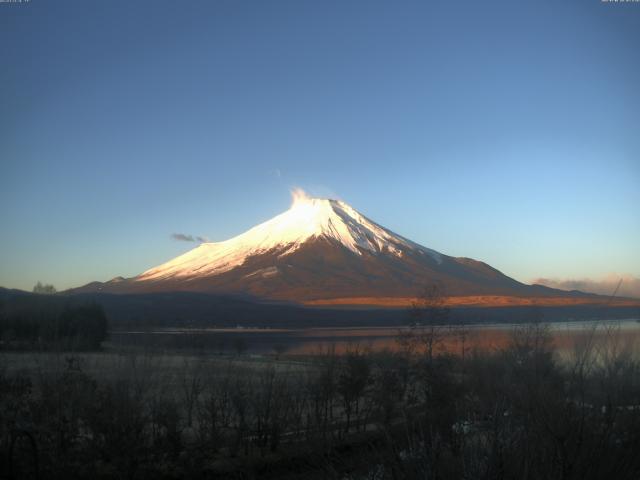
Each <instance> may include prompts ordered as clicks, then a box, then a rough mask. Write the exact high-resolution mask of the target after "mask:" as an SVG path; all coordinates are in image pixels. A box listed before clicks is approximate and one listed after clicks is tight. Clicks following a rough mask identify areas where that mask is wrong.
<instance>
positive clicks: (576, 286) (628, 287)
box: [532, 273, 640, 298]
mask: <svg viewBox="0 0 640 480" xmlns="http://www.w3.org/2000/svg"><path fill="white" fill-rule="evenodd" d="M620 280H622V284H621V285H620V289H619V290H618V293H617V294H616V296H618V297H634V298H640V278H638V277H636V276H634V275H630V274H624V275H620V274H617V273H611V274H609V275H607V276H605V277H604V278H601V279H599V280H594V279H592V278H581V279H575V278H565V279H561V278H536V279H535V280H533V282H532V283H538V284H540V285H546V286H547V287H552V288H559V289H561V290H581V291H583V292H589V293H597V294H599V295H612V294H613V292H614V291H615V289H616V287H617V286H618V282H619V281H620Z"/></svg>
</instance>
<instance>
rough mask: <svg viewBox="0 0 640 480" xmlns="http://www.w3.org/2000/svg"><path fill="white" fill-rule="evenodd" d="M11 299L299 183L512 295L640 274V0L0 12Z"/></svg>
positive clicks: (90, 276)
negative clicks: (529, 285) (501, 278)
mask: <svg viewBox="0 0 640 480" xmlns="http://www.w3.org/2000/svg"><path fill="white" fill-rule="evenodd" d="M0 65H1V67H0V225H1V228H0V285H3V286H7V287H18V288H25V289H31V287H32V286H33V285H34V283H35V282H36V281H38V280H40V281H43V282H48V283H53V284H54V285H56V286H57V287H58V288H59V289H62V288H66V287H70V286H77V285H80V284H84V283H86V282H88V281H91V280H107V279H109V278H112V277H114V276H116V275H123V276H133V275H135V274H137V273H140V272H141V271H143V270H146V269H147V268H150V267H152V266H155V265H157V264H159V263H161V262H163V261H166V260H168V259H170V258H172V257H173V256H175V255H178V254H179V253H182V252H184V251H186V250H188V249H190V248H192V247H194V246H195V244H194V243H190V242H184V241H177V240H175V239H173V238H171V235H172V234H173V233H182V234H185V235H193V236H206V237H208V238H210V239H212V240H223V239H226V238H229V237H231V236H233V235H236V234H239V233H241V232H243V231H244V230H246V229H247V228H249V227H251V226H253V225H255V224H257V223H259V222H261V221H264V220H267V219H269V218H271V217H272V216H274V215H276V214H278V213H280V212H282V211H284V210H285V209H287V208H288V206H289V203H290V198H289V190H290V189H291V188H294V187H302V188H303V189H305V190H307V191H309V192H311V193H312V194H316V195H319V196H336V197H339V198H341V199H343V200H345V201H347V202H349V203H350V204H351V205H352V206H354V207H355V208H356V209H358V210H360V211H361V212H362V213H364V214H365V215H367V216H369V217H370V218H372V219H373V220H375V221H377V222H378V223H381V224H382V225H384V226H386V227H388V228H390V229H392V230H394V231H395V232H397V233H399V234H401V235H404V236H406V237H409V238H411V239H412V240H414V241H417V242H419V243H421V244H423V245H425V246H428V247H430V248H434V249H436V250H439V251H441V252H443V253H446V254H450V255H456V256H469V257H473V258H477V259H480V260H483V261H486V262H487V263H489V264H491V265H493V266H495V267H496V268H498V269H500V270H502V271H504V272H505V273H506V274H508V275H511V276H513V277H515V278H517V279H519V280H523V281H529V280H531V279H533V278H536V277H559V278H580V277H592V278H596V277H599V276H602V275H604V274H606V273H609V272H620V273H630V274H632V275H636V276H637V275H640V3H627V4H622V3H603V2H601V1H600V0H576V1H562V2H558V1H555V0H554V1H545V0H536V1H529V2H522V1H513V0H511V1H491V0H488V1H483V2H479V1H475V0H474V1H468V2H465V1H454V2H443V1H433V2H429V1H425V0H420V1H415V2H413V1H385V2H378V1H372V0H366V1H348V0H337V1H326V0H323V1H319V0H318V1H305V0H292V1H288V2H285V1H277V0H273V1H263V0H260V1H254V2H248V1H241V0H233V1H232V0H210V1H199V0H194V1H188V2H179V1H176V0H171V1H164V0H153V1H140V0H135V1H134V0H128V1H120V0H108V1H91V2H88V1H86V0H83V1H61V0H60V1H53V0H31V1H29V2H27V3H0Z"/></svg>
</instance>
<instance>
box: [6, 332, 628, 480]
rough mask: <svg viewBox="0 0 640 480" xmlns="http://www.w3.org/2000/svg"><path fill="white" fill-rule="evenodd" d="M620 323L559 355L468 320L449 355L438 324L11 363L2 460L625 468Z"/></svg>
mask: <svg viewBox="0 0 640 480" xmlns="http://www.w3.org/2000/svg"><path fill="white" fill-rule="evenodd" d="M614 333H615V332H612V334H611V335H610V336H606V337H607V340H606V341H602V342H599V343H596V342H595V340H589V339H587V340H586V341H585V342H584V344H583V345H581V346H579V347H578V348H576V350H575V352H574V353H573V355H571V356H570V358H563V359H560V358H559V357H558V355H557V354H556V353H555V351H554V348H553V345H552V344H551V343H550V340H549V334H548V331H547V330H546V329H545V327H543V326H541V325H539V324H535V323H534V324H531V325H528V326H523V327H521V328H520V329H518V330H517V331H516V332H515V333H514V335H513V338H512V340H511V342H510V344H509V345H508V347H506V348H504V349H502V350H500V351H495V352H478V351H476V352H474V351H467V350H465V348H464V331H462V330H461V331H459V332H457V333H456V334H458V335H460V339H461V342H460V346H461V347H460V348H461V349H460V352H459V354H458V355H455V356H453V355H445V354H441V353H440V352H441V351H440V349H439V345H440V344H441V342H442V341H443V339H444V338H445V337H446V336H447V335H450V334H451V331H450V330H446V331H445V330H441V329H440V328H439V327H435V326H434V327H430V328H416V329H414V330H412V331H411V332H410V333H408V334H405V335H403V337H402V338H399V345H400V346H401V349H400V351H399V352H396V353H377V354H374V353H368V352H365V351H359V350H357V349H354V350H352V351H351V352H349V353H348V354H346V355H341V356H338V355H335V354H334V353H333V352H331V351H326V352H324V353H322V354H319V355H317V356H314V357H313V358H307V359H304V360H301V359H296V358H284V359H283V358H276V356H274V357H271V358H264V357H263V358H260V359H256V358H253V359H252V358H250V357H245V356H243V355H237V356H228V357H220V356H218V357H216V358H215V359H214V358H213V357H211V356H207V355H202V356H199V357H175V359H174V360H175V362H176V364H178V365H179V368H177V370H176V371H175V372H174V374H171V375H169V369H168V368H161V367H159V366H158V367H157V368H155V370H154V369H153V368H151V369H149V368H147V367H144V366H143V365H147V366H148V365H150V363H149V361H150V360H149V358H142V357H144V356H142V357H141V356H137V357H136V356H133V355H124V354H118V355H113V356H114V357H118V358H120V367H119V368H117V369H116V368H107V367H104V368H103V369H102V370H98V371H95V369H93V370H92V369H91V368H89V366H88V360H87V358H88V357H89V355H82V354H70V353H67V354H60V355H58V357H57V358H58V359H60V360H61V365H62V367H61V368H47V365H44V366H43V365H41V366H40V367H39V368H35V369H34V368H24V369H20V368H8V363H6V366H7V367H6V368H4V369H3V370H1V373H0V392H1V396H0V451H1V453H2V457H1V459H2V460H1V463H0V476H1V477H2V478H55V479H58V478H59V479H73V478H94V479H102V478H104V479H111V478H118V479H120V478H125V479H146V478H154V479H156V478H166V479H171V478H212V479H214V478H215V479H217V478H220V479H234V478H235V479H252V478H268V479H276V478H278V479H281V478H282V479H286V478H311V479H313V478H318V479H320V478H327V479H334V478H335V479H380V480H382V479H414V478H415V479H418V478H420V479H425V478H427V479H438V478H440V479H603V478H609V479H634V480H635V479H637V478H640V455H638V452H640V365H639V364H638V363H637V361H636V360H635V359H634V357H633V355H632V351H631V350H625V349H623V348H621V344H620V343H619V342H617V341H616V339H617V336H616V335H614ZM595 338H596V337H595V336H593V339H595ZM598 338H602V337H598ZM11 355H13V356H14V357H15V356H18V355H21V356H26V355H29V354H15V353H14V354H11ZM50 355H51V354H50ZM101 355H107V354H101ZM143 360H144V361H143ZM151 363H152V362H151ZM49 366H50V365H49Z"/></svg>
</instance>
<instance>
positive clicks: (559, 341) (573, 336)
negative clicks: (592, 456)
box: [111, 319, 640, 355]
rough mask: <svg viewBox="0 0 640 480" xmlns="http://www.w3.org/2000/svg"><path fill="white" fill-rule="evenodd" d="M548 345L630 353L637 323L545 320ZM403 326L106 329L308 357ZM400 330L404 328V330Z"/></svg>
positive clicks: (481, 340)
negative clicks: (608, 346) (594, 345)
mask: <svg viewBox="0 0 640 480" xmlns="http://www.w3.org/2000/svg"><path fill="white" fill-rule="evenodd" d="M548 326H549V332H550V335H551V338H552V341H553V344H554V345H555V347H556V348H557V349H558V351H559V352H560V353H563V352H568V351H571V350H572V349H574V348H575V347H576V346H580V345H583V344H585V343H588V342H590V341H593V340H602V339H608V340H610V341H615V342H618V343H619V345H620V346H621V348H630V349H633V350H634V351H639V350H636V348H637V347H638V346H640V343H639V340H640V321H638V320H636V319H627V320H617V321H602V322H562V323H550V324H548ZM516 328H518V326H517V325H506V324H501V325H475V326H466V327H465V328H464V333H465V335H464V339H463V337H462V336H461V335H460V333H462V332H461V331H460V329H457V328H455V327H452V328H450V329H446V330H445V331H444V333H446V335H444V336H443V342H442V344H441V350H444V351H448V352H451V353H454V354H455V353H459V352H461V350H462V343H463V340H464V348H465V351H467V350H473V349H479V350H494V349H500V348H503V347H505V346H506V345H507V344H508V343H509V341H510V339H511V335H512V333H513V331H514V329H516ZM402 331H403V330H402V329H401V328H397V327H396V328H394V327H360V328H308V329H299V330H296V329H250V328H237V329H229V328H226V329H162V330H153V331H138V332H112V335H111V339H112V342H113V343H114V344H116V345H136V346H143V347H144V346H147V347H152V348H194V349H199V350H203V351H207V352H210V353H229V352H233V351H234V350H237V351H238V352H240V351H241V352H243V353H248V354H271V353H274V352H278V353H286V354H288V355H308V354H314V353H318V352H321V351H326V350H327V349H334V348H335V351H336V352H337V353H344V352H346V351H348V350H352V349H354V348H358V349H360V350H363V349H367V350H371V351H383V350H390V351H396V350H398V349H399V348H400V345H399V343H398V342H397V338H398V336H399V334H400V333H401V332H402ZM404 331H406V329H405V330H404Z"/></svg>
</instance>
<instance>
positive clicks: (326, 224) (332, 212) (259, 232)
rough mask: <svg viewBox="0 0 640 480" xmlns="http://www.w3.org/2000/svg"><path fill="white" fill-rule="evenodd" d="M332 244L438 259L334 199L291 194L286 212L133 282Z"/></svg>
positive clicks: (208, 271) (196, 273) (207, 271)
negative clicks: (314, 242) (317, 243)
mask: <svg viewBox="0 0 640 480" xmlns="http://www.w3.org/2000/svg"><path fill="white" fill-rule="evenodd" d="M314 238H322V239H329V240H334V241H336V242H338V243H339V244H341V245H342V246H344V247H346V248H347V249H348V250H350V251H351V252H353V253H355V254H358V255H361V254H362V252H363V251H368V252H373V253H376V252H385V253H390V254H392V255H395V256H397V257H401V256H402V255H403V253H404V252H406V251H407V250H411V251H414V252H418V253H422V254H427V255H430V256H431V257H432V258H433V259H434V260H436V262H440V261H441V255H440V254H439V253H438V252H436V251H435V250H431V249H428V248H425V247H422V246H420V245H418V244H416V243H414V242H411V241H410V240H407V239H406V238H403V237H401V236H399V235H396V234H395V233H393V232H391V231H389V230H387V229H386V228H384V227H382V226H380V225H378V224H377V223H375V222H373V221H371V220H369V219H368V218H366V217H365V216H364V215H361V214H360V213H359V212H357V211H356V210H355V209H353V208H352V207H351V206H349V205H347V204H346V203H344V202H342V201H339V200H329V199H320V198H311V197H309V196H307V195H306V194H305V193H304V192H303V191H302V190H296V191H294V192H293V204H292V205H291V208H290V209H289V210H287V211H286V212H284V213H282V214H280V215H278V216H276V217H274V218H272V219H271V220H268V221H266V222H264V223H262V224H260V225H257V226H256V227H254V228H252V229H250V230H248V231H247V232H245V233H243V234H241V235H238V236H237V237H234V238H231V239H230V240H226V241H223V242H218V243H203V244H201V245H200V246H198V247H196V248H194V249H193V250H191V251H189V252H187V253H185V254H184V255H181V256H179V257H176V258H175V259H173V260H171V261H169V262H167V263H164V264H162V265H160V266H158V267H156V268H152V269H150V270H147V271H146V272H144V273H143V274H141V275H139V276H138V277H136V278H135V280H136V281H149V280H161V279H168V278H176V279H177V278H183V279H185V278H190V277H202V276H212V275H218V274H222V273H224V272H227V271H229V270H232V269H233V268H235V267H238V266H240V265H242V264H244V263H245V261H246V260H247V258H249V257H252V256H255V255H259V254H262V253H265V252H269V251H277V254H278V256H285V255H288V254H291V253H293V252H295V251H296V250H298V249H299V248H300V246H301V245H303V244H304V243H305V242H307V241H309V240H310V239H314Z"/></svg>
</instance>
